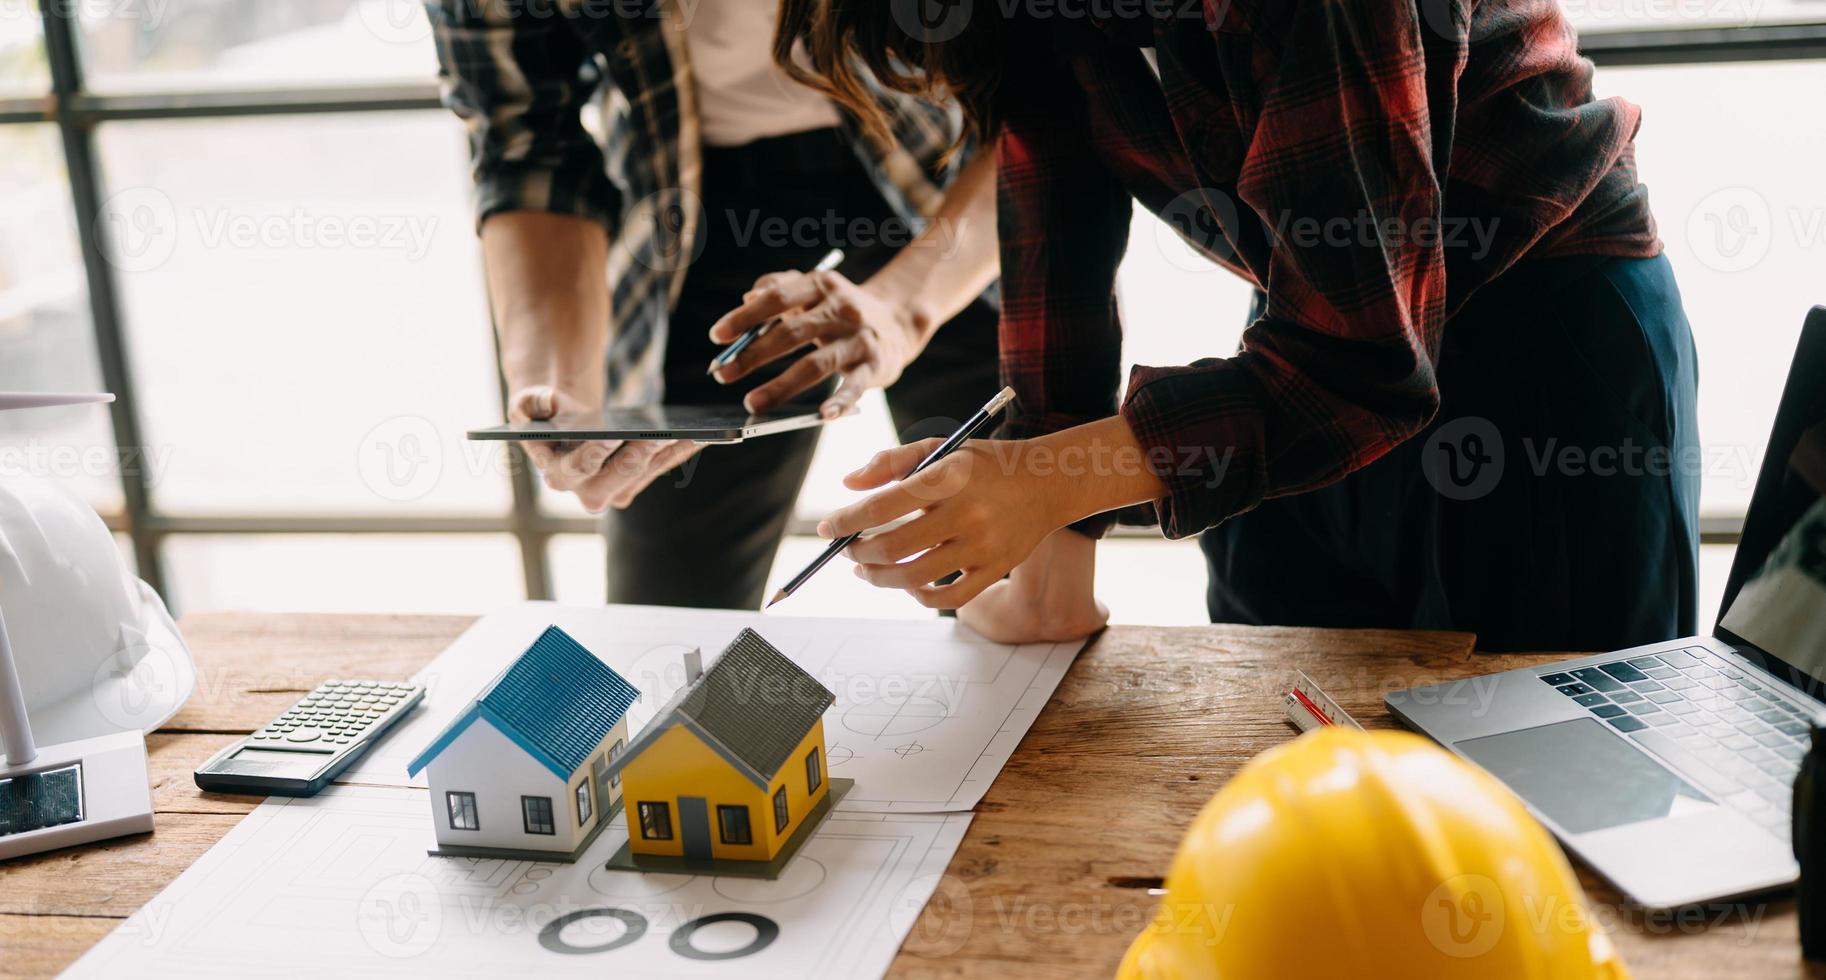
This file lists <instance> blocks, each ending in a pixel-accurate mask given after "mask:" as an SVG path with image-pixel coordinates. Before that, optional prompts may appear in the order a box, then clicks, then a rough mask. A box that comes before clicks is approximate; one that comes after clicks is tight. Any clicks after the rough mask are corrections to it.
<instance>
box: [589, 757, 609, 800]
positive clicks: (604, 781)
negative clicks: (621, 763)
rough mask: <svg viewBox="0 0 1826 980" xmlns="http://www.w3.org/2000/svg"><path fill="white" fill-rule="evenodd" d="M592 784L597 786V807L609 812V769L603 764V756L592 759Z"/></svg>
mask: <svg viewBox="0 0 1826 980" xmlns="http://www.w3.org/2000/svg"><path fill="white" fill-rule="evenodd" d="M590 782H593V783H595V784H596V805H597V806H598V807H601V808H602V812H604V813H607V812H609V767H608V766H605V765H603V764H602V757H601V756H592V757H590Z"/></svg>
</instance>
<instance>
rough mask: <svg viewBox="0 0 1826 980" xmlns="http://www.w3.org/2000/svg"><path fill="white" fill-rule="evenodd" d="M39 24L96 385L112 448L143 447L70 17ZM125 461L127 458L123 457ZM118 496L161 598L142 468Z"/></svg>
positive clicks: (160, 564) (53, 1)
mask: <svg viewBox="0 0 1826 980" xmlns="http://www.w3.org/2000/svg"><path fill="white" fill-rule="evenodd" d="M39 9H40V12H41V13H42V15H43V19H44V46H45V55H46V58H47V60H48V61H49V62H50V68H51V110H52V115H53V117H54V122H55V123H56V125H57V131H58V135H59V137H60V138H61V140H62V143H63V157H64V169H65V171H66V172H67V173H68V175H69V180H70V200H71V203H72V204H73V205H74V207H75V212H76V237H77V241H78V243H79V244H80V246H81V249H82V265H83V272H84V274H85V278H86V279H87V281H88V289H89V317H90V320H91V322H92V323H93V325H94V331H95V350H96V355H97V357H98V358H99V359H100V361H101V374H102V383H103V384H106V385H107V386H108V390H109V391H112V392H113V393H114V404H113V405H111V406H110V407H109V417H110V418H111V419H112V421H113V424H114V442H115V445H116V446H117V447H119V448H122V449H128V450H131V449H135V448H139V447H143V446H144V445H145V440H144V439H143V438H142V437H141V434H140V424H139V411H138V408H139V403H138V400H137V399H136V398H135V397H134V388H133V372H132V369H131V366H130V364H129V362H128V359H127V348H126V343H125V340H124V337H123V334H122V331H121V311H120V299H119V295H118V293H117V292H116V290H115V279H114V267H113V266H112V265H111V264H110V263H109V262H108V258H107V256H108V249H109V245H110V243H109V242H108V241H107V229H106V227H105V225H104V223H103V222H102V221H101V220H100V217H101V213H102V177H101V170H100V167H99V166H98V165H97V162H96V159H95V140H94V131H93V130H92V129H91V128H90V126H89V125H88V124H87V123H85V122H84V121H83V120H81V119H79V118H78V117H77V116H76V114H75V113H74V112H73V111H72V110H73V106H74V102H75V100H76V99H77V98H79V97H80V96H81V94H82V88H83V75H82V61H81V55H80V53H79V52H78V51H77V45H76V28H75V25H74V23H73V22H72V18H74V17H75V12H74V10H73V9H72V8H70V7H69V5H68V4H65V3H60V2H59V0H40V3H39ZM121 458H122V459H123V460H124V459H125V456H124V455H123V456H122V457H121ZM120 481H121V496H122V499H123V501H124V502H125V504H126V518H127V527H126V532H127V536H128V537H129V538H130V539H132V541H133V553H134V557H135V559H136V561H137V563H138V565H139V575H140V578H143V579H145V580H146V582H147V584H149V585H151V586H152V588H153V589H154V590H156V591H157V592H158V593H159V594H160V595H164V594H165V573H164V561H163V556H162V554H161V544H162V542H161V540H160V536H159V535H158V534H157V533H156V532H153V531H152V530H151V529H150V526H149V522H148V518H149V517H150V516H151V513H152V484H151V479H150V474H149V473H148V472H147V469H146V466H145V464H144V462H143V461H142V462H140V463H137V464H135V465H133V466H128V465H126V463H125V462H123V463H122V464H121V467H120Z"/></svg>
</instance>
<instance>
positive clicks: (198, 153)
mask: <svg viewBox="0 0 1826 980" xmlns="http://www.w3.org/2000/svg"><path fill="white" fill-rule="evenodd" d="M1563 5H1564V6H1565V8H1566V9H1567V11H1568V13H1569V15H1570V16H1571V18H1572V20H1573V22H1574V24H1575V25H1576V26H1577V27H1578V28H1579V29H1580V31H1581V33H1582V45H1583V47H1584V49H1585V51H1586V52H1587V53H1588V54H1590V55H1591V56H1592V57H1593V58H1594V59H1595V60H1597V61H1598V62H1599V64H1600V66H1601V68H1600V71H1599V72H1598V75H1597V85H1598V88H1599V91H1600V94H1606V95H1608V94H1618V95H1622V96H1625V97H1627V98H1629V99H1631V100H1632V101H1635V102H1637V103H1638V104H1640V105H1642V106H1643V108H1644V122H1643V128H1642V131H1641V133H1640V135H1639V137H1638V139H1639V153H1638V159H1639V162H1640V166H1641V169H1642V174H1643V178H1644V180H1645V181H1646V182H1647V184H1648V185H1649V188H1650V196H1651V200H1652V201H1653V203H1654V207H1655V211H1656V215H1657V218H1658V220H1659V223H1660V226H1661V233H1662V236H1663V238H1664V239H1665V240H1666V241H1667V244H1668V251H1669V255H1670V257H1671V259H1672V261H1673V263H1674V265H1675V268H1676V270H1677V271H1678V273H1679V275H1680V279H1681V285H1682V289H1683V290H1684V292H1685V296H1686V301H1687V304H1688V310H1689V313H1690V314H1691V316H1692V319H1693V323H1694V327H1695V330H1696V332H1697V333H1698V337H1699V344H1700V366H1701V375H1702V379H1703V380H1702V386H1701V421H1702V430H1703V431H1702V439H1703V440H1704V441H1705V444H1706V448H1707V452H1708V456H1707V470H1706V483H1705V496H1704V499H1703V508H1704V516H1705V535H1706V540H1707V542H1708V549H1707V554H1706V556H1705V569H1706V572H1705V575H1704V576H1703V577H1702V581H1709V583H1710V585H1709V588H1708V591H1710V592H1713V593H1716V591H1717V589H1718V586H1719V585H1720V584H1721V583H1722V577H1723V568H1724V567H1725V565H1726V563H1728V561H1729V557H1730V547H1731V545H1732V543H1733V542H1734V541H1735V537H1736V534H1737V529H1738V527H1739V525H1740V524H1741V520H1742V516H1743V509H1744V507H1745V505H1746V503H1747V500H1748V495H1749V491H1750V487H1751V484H1752V482H1753V479H1754V474H1755V472H1756V469H1755V466H1754V462H1755V458H1756V457H1757V456H1758V455H1760V453H1761V450H1762V445H1763V440H1764V438H1765V437H1766V435H1767V428H1768V422H1769V417H1770V413H1771V412H1772V411H1773V406H1774V398H1775V395H1776V392H1777V391H1779V389H1780V381H1781V377H1782V373H1783V371H1784V370H1785V368H1786V357H1787V354H1788V351H1789V349H1790V344H1791V342H1792V339H1793V337H1794V333H1795V331H1796V330H1797V329H1798V327H1799V324H1800V321H1801V317H1802V315H1803V314H1804V313H1805V311H1806V308H1807V307H1808V306H1810V305H1812V304H1813V303H1815V302H1821V301H1826V290H1819V289H1817V288H1816V283H1817V281H1818V277H1817V275H1816V270H1818V269H1819V268H1820V267H1821V265H1820V263H1821V262H1822V261H1823V260H1826V221H1822V220H1820V215H1821V214H1826V192H1823V191H1822V189H1821V188H1822V185H1821V184H1820V182H1819V181H1818V180H1817V178H1816V175H1815V174H1814V173H1813V172H1812V170H1810V169H1809V165H1810V163H1811V162H1812V161H1817V160H1818V159H1820V158H1821V156H1822V151H1826V130H1822V129H1821V127H1820V126H1818V125H1816V124H1815V123H1814V122H1813V121H1812V119H1811V118H1810V117H1808V116H1807V115H1806V114H1805V113H1801V114H1800V115H1796V114H1795V106H1797V105H1799V104H1801V103H1799V102H1796V98H1797V97H1798V96H1796V95H1795V93H1816V92H1819V91H1821V90H1822V83H1826V60H1820V59H1826V31H1823V30H1822V29H1821V28H1822V26H1823V25H1826V8H1822V7H1821V6H1820V5H1819V4H1816V3H1812V2H1810V0H1765V2H1761V3H1745V4H1681V3H1615V2H1602V0H1564V2H1563ZM9 10H10V12H11V16H0V388H26V389H46V390H48V389H107V390H111V391H114V392H115V393H116V394H117V395H118V396H119V399H118V401H117V402H116V403H115V405H114V406H112V408H110V409H107V410H101V409H93V408H85V409H67V410H58V411H47V412H39V413H32V414H29V415H27V414H15V415H12V416H10V417H0V473H10V472H24V473H29V474H32V475H34V476H35V477H37V478H42V479H50V480H55V481H57V482H59V483H60V484H62V485H64V486H67V487H68V488H69V489H71V490H72V491H74V492H76V493H78V494H79V495H81V496H82V497H83V498H84V499H86V500H88V501H90V502H91V503H93V504H94V505H95V507H96V508H97V509H98V510H99V511H100V512H101V513H102V514H103V516H104V518H105V519H106V520H107V522H108V523H109V525H110V526H111V527H112V528H113V529H114V530H115V531H116V532H117V533H118V534H119V536H120V540H121V544H122V547H123V551H124V552H125V553H126V554H127V555H128V556H129V557H130V559H131V560H132V561H134V562H135V563H136V564H137V566H138V570H139V573H140V575H141V576H142V577H144V578H146V579H147V580H148V581H150V582H151V583H152V584H153V585H154V586H155V587H156V588H158V589H159V590H160V591H161V592H162V593H164V594H165V595H166V597H167V599H168V600H169V601H170V602H172V604H173V605H174V606H175V607H177V608H178V609H179V610H180V611H184V610H194V609H201V608H224V607H237V608H253V609H262V608H266V609H304V610H310V609H337V610H392V611H397V610H400V609H408V608H410V609H415V610H426V611H464V612H473V611H475V610H478V609H486V608H490V607H493V606H497V605H500V604H501V603H503V602H507V601H512V600H514V599H518V598H522V597H532V598H549V597H554V596H555V597H559V598H562V599H566V600H569V601H581V602H596V601H600V598H601V595H602V575H603V571H602V558H603V556H602V548H603V544H602V541H601V539H600V537H599V536H598V535H597V534H596V533H595V532H596V523H595V521H594V520H593V519H591V518H590V517H588V516H587V515H585V514H583V513H582V512H581V510H580V509H579V508H578V506H577V505H576V502H575V501H574V499H572V498H570V497H569V496H568V495H558V494H550V493H544V492H542V491H541V489H540V487H539V484H538V480H537V479H536V477H535V476H534V475H532V474H531V473H530V472H529V471H528V470H527V469H526V468H525V467H524V465H523V463H522V462H521V460H520V457H519V456H518V455H517V451H507V450H503V449H502V448H500V447H499V446H494V445H482V444H472V443H469V442H467V441H465V440H464V439H463V438H462V433H463V431H464V429H465V428H467V427H469V426H473V425H482V424H489V423H492V422H496V421H499V419H500V417H501V405H500V391H499V382H498V378H497V375H496V370H495V362H494V350H493V346H492V339H491V338H492V334H491V331H490V325H489V322H488V312H487V306H486V303H485V298H484V295H483V290H482V276H481V265H480V256H479V250H478V247H477V243H476V241H475V236H474V233H473V222H472V216H471V212H470V207H469V200H468V198H469V186H468V176H467V172H466V171H467V159H466V154H465V149H464V144H463V133H462V129H461V126H460V125H459V124H458V122H457V121H456V120H455V119H454V118H453V117H452V116H451V115H450V114H449V113H448V112H447V111H445V110H444V109H443V108H442V107H440V106H439V105H438V100H437V92H436V86H435V84H434V72H435V57H434V52H433V49H432V44H431V40H430V36H429V30H428V27H427V24H426V21H425V16H424V12H423V10H422V8H421V6H420V4H419V3H418V2H417V0H288V2H285V3H254V2H243V3H232V2H222V0H163V2H157V3H114V4H92V3H67V2H51V0H45V2H44V3H43V4H41V7H40V10H39V11H34V10H33V9H32V8H31V7H30V6H25V5H20V4H14V5H12V7H11V8H9ZM1777 59H1780V60H1777ZM1803 101H1804V100H1803ZM1813 169H1817V167H1816V168H1813ZM1120 288H1121V301H1122V304H1123V307H1124V317H1125V320H1126V322H1127V323H1128V324H1129V325H1130V327H1131V340H1130V343H1129V345H1128V350H1127V352H1126V354H1127V359H1128V360H1129V361H1131V362H1146V363H1154V364H1160V363H1168V364H1171V363H1183V362H1185V361H1188V360H1191V359H1195V358H1198V357H1205V356H1211V355H1214V354H1222V353H1225V352H1227V351H1228V350H1229V349H1230V348H1231V346H1233V344H1234V342H1235V339H1236V336H1237V335H1238V334H1239V333H1240V331H1241V329H1242V326H1243V318H1244V315H1245V310H1246V308H1247V290H1246V289H1245V288H1244V287H1243V286H1242V285H1241V283H1240V282H1238V281H1237V280H1236V279H1234V278H1233V277H1231V276H1229V275H1228V274H1227V273H1225V272H1223V271H1221V270H1219V269H1216V268H1214V267H1212V266H1210V265H1208V264H1206V263H1204V262H1202V261H1199V260H1197V259H1195V258H1193V257H1192V256H1191V255H1190V254H1189V253H1187V252H1186V250H1185V249H1184V246H1183V245H1181V244H1180V243H1178V242H1177V241H1176V240H1174V239H1173V238H1172V236H1171V235H1170V234H1166V233H1164V232H1163V231H1162V229H1161V227H1160V226H1159V223H1158V222H1156V221H1154V220H1153V219H1152V218H1151V217H1148V216H1145V215H1140V214H1138V216H1137V217H1136V219H1135V223H1134V226H1133V234H1132V235H1131V245H1130V248H1129V251H1128V256H1127V259H1126V261H1125V263H1124V265H1123V269H1122V275H1121V284H1120ZM865 404H866V405H867V406H868V410H867V411H866V412H865V413H864V417H862V418H859V419H855V420H849V421H846V422H844V423H842V424H840V425H836V426H833V427H831V430H830V432H829V433H828V434H827V436H826V438H825V440H824V444H823V446H822V447H821V451H820V453H819V455H818V458H817V461H816V462H815V463H814V470H813V473H812V476H811V478H810V479H808V480H807V481H806V484H805V487H806V493H805V495H804V497H803V498H802V499H801V502H800V513H799V515H798V518H797V519H796V520H795V522H794V524H793V527H794V528H795V530H796V531H800V532H803V531H806V530H807V529H808V528H809V521H808V520H807V518H810V517H812V516H815V515H816V514H818V513H821V512H823V511H826V510H828V509H829V508H830V507H832V506H835V505H837V504H839V503H841V502H843V501H845V500H847V499H850V498H849V497H847V496H846V495H844V494H843V493H842V491H841V490H840V489H839V487H840V481H839V477H840V475H841V474H842V473H843V472H845V471H847V470H849V469H850V468H852V467H853V466H854V465H855V464H856V463H857V462H858V461H860V460H861V459H863V458H865V457H866V455H867V454H868V453H870V452H872V451H874V450H875V449H878V448H879V447H880V445H881V444H882V443H883V442H885V441H886V440H887V439H888V438H890V437H891V436H892V434H893V433H892V427H891V425H890V424H889V423H888V421H887V419H886V413H885V410H884V408H883V405H882V403H881V401H880V399H878V398H870V399H867V400H866V402H865ZM1150 533H1151V532H1150ZM820 546H821V543H820V542H817V541H815V540H811V539H810V538H808V537H801V538H794V539H792V540H789V542H788V544H787V546H786V548H785V549H783V551H782V554H781V557H780V559H779V561H780V567H781V568H782V569H783V571H784V572H785V573H790V572H791V571H793V570H794V567H795V566H796V565H797V564H798V563H800V562H802V561H804V560H805V559H806V558H808V557H809V556H810V555H811V554H812V553H815V552H816V551H817V550H818V548H819V547H820ZM1105 556H1106V557H1105V558H1104V560H1103V561H1102V562H1100V567H1101V568H1102V570H1103V576H1102V579H1101V581H1100V588H1103V589H1105V590H1106V591H1107V592H1108V593H1109V595H1108V598H1109V599H1110V600H1111V604H1112V607H1113V608H1114V610H1115V613H1116V616H1117V618H1118V619H1119V620H1125V621H1138V620H1145V621H1153V622H1163V623H1165V622H1190V621H1196V620H1197V619H1198V618H1199V617H1200V616H1201V615H1202V600H1201V594H1202V588H1203V582H1202V579H1203V575H1202V573H1200V572H1199V568H1200V566H1201V563H1200V561H1199V558H1198V554H1197V551H1196V549H1195V548H1193V547H1191V546H1190V545H1189V544H1187V543H1179V544H1169V543H1164V542H1160V541H1159V540H1158V539H1157V538H1152V537H1148V538H1137V537H1119V538H1118V539H1117V540H1114V541H1112V542H1110V543H1109V544H1108V545H1106V550H1105ZM457 569H460V570H461V571H460V573H459V572H456V571H453V570H457ZM1142 569H1146V570H1147V572H1148V573H1147V574H1136V572H1137V571H1139V570H1142ZM1181 572H1184V574H1181ZM815 586H816V589H815V590H814V591H816V590H827V589H828V590H831V591H830V592H829V593H828V594H829V595H830V596H841V598H842V602H841V603H838V604H836V605H832V604H830V603H827V605H826V607H825V608H828V609H831V610H832V611H838V612H842V613H844V614H849V615H909V614H914V615H923V614H925V613H924V611H923V610H917V609H910V608H909V604H908V603H907V602H906V601H905V600H904V598H902V597H899V596H896V595H894V594H892V593H886V592H881V591H879V590H873V589H868V588H867V587H866V586H862V585H860V584H857V583H855V582H852V581H849V579H848V577H847V576H823V577H820V579H819V580H818V581H817V582H816V583H815ZM845 590H847V591H845ZM804 601H805V602H806V603H812V602H815V601H817V600H816V599H815V598H814V596H813V595H811V594H808V595H807V596H806V597H805V600H804ZM798 608H799V611H800V612H802V613H803V612H806V611H815V608H814V606H812V605H806V604H802V605H801V606H799V607H798ZM810 775H811V774H810V772H809V771H808V781H810Z"/></svg>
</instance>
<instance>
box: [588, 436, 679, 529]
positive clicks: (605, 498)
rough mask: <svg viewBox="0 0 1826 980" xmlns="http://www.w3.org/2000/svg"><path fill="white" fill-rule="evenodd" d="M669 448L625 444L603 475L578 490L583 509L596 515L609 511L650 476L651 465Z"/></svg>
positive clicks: (667, 444)
mask: <svg viewBox="0 0 1826 980" xmlns="http://www.w3.org/2000/svg"><path fill="white" fill-rule="evenodd" d="M669 445H671V443H670V442H629V443H623V444H622V447H621V448H620V449H619V450H617V451H616V452H615V454H614V455H613V456H611V457H610V458H609V459H608V461H607V462H605V463H604V465H603V466H602V469H601V471H600V472H598V473H597V474H596V475H595V476H593V477H590V478H589V479H587V480H584V481H583V482H582V483H579V484H578V485H577V486H576V487H575V488H574V489H575V491H576V493H577V499H578V500H581V501H582V502H583V509H584V510H587V511H589V512H590V513H592V514H600V513H602V512H603V511H604V510H607V509H608V507H609V504H610V502H611V501H613V500H614V499H615V498H616V497H618V496H620V494H621V492H622V491H623V490H624V489H626V488H627V487H628V486H629V485H630V484H633V483H635V482H637V481H639V480H640V478H641V477H642V476H644V475H645V474H646V469H647V464H648V463H650V462H651V461H652V459H653V457H654V456H656V455H658V454H659V453H660V451H661V450H663V449H665V448H666V447H667V446H669Z"/></svg>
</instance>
